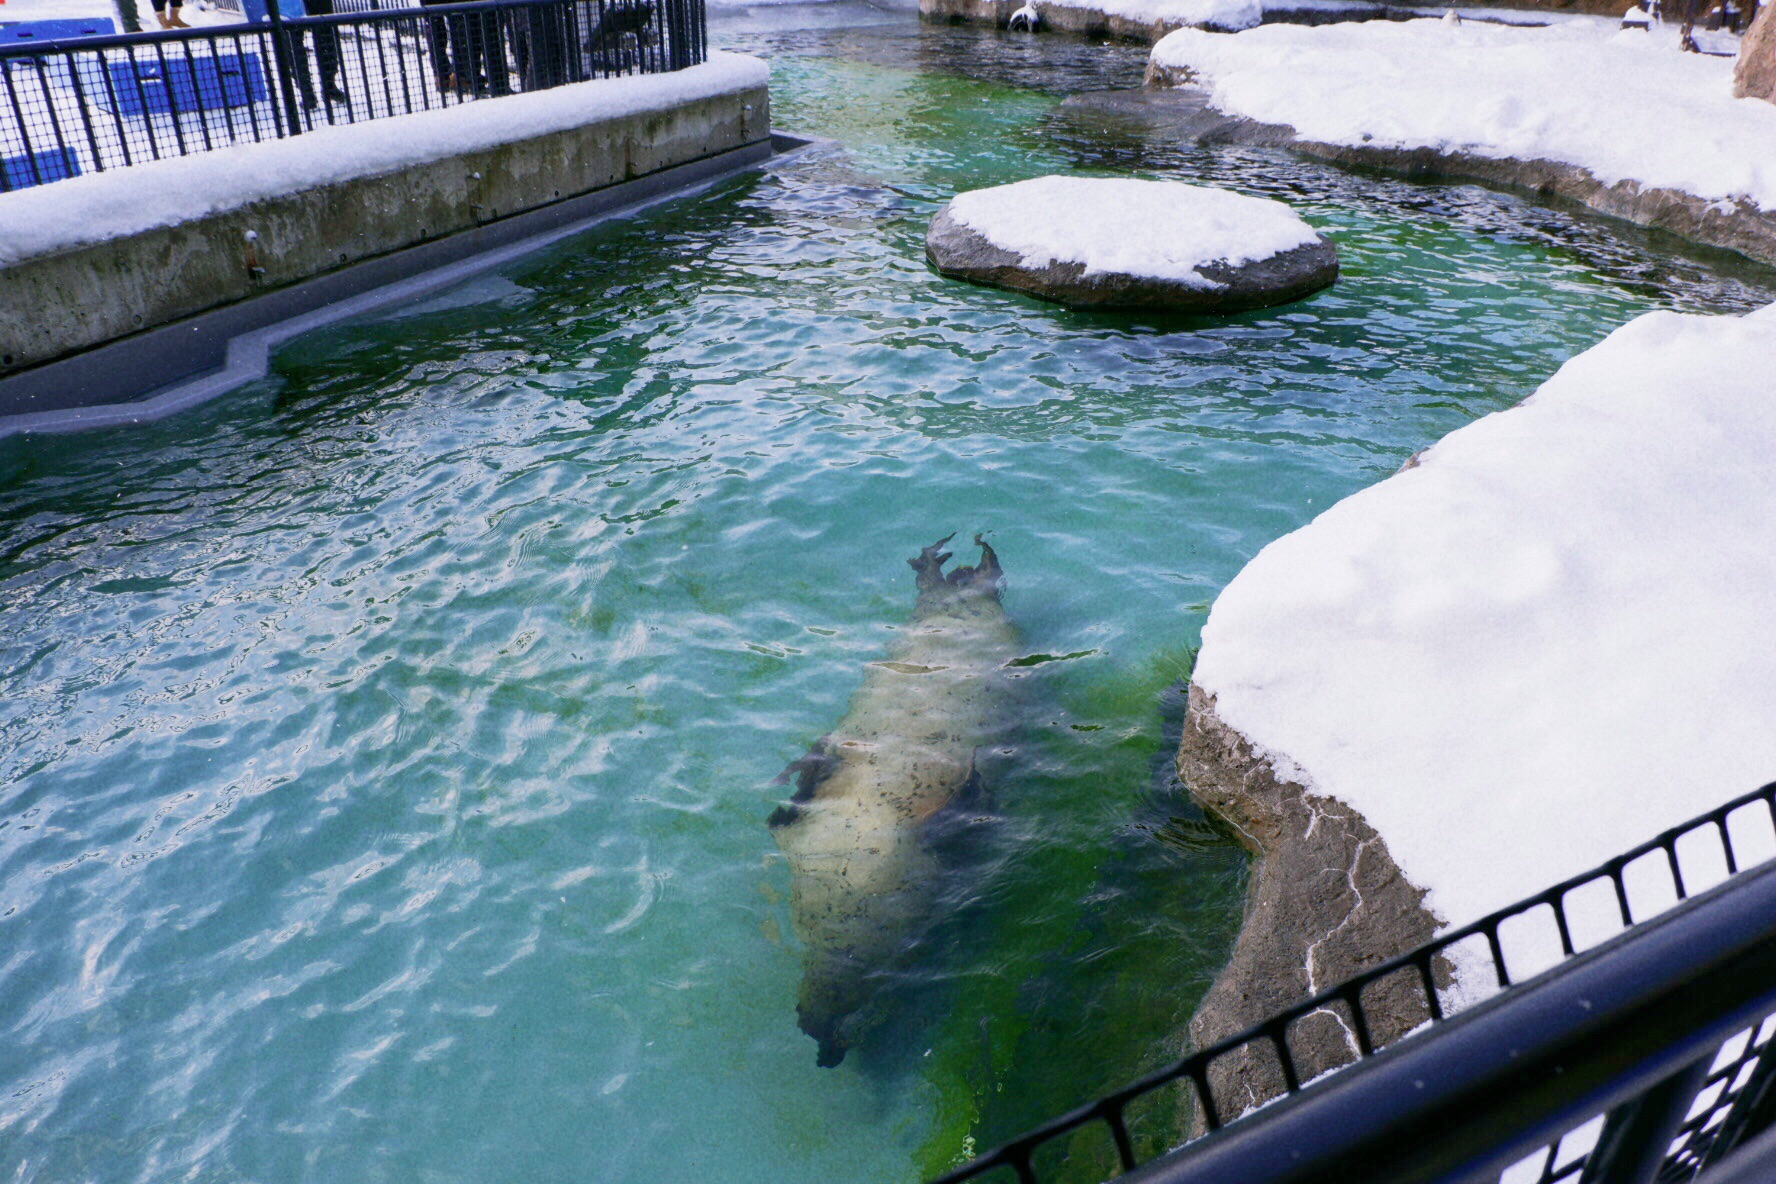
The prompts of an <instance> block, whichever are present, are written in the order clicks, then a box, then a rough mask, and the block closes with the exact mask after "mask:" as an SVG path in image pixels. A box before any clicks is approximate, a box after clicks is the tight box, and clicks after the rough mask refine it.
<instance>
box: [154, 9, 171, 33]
mask: <svg viewBox="0 0 1776 1184" xmlns="http://www.w3.org/2000/svg"><path fill="white" fill-rule="evenodd" d="M154 19H155V20H157V21H159V22H160V27H161V28H163V29H170V28H172V27H173V22H172V21H170V20H168V19H167V14H166V13H164V12H157V13H155V14H154Z"/></svg>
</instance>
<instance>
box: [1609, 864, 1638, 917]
mask: <svg viewBox="0 0 1776 1184" xmlns="http://www.w3.org/2000/svg"><path fill="white" fill-rule="evenodd" d="M1609 878H1610V882H1611V883H1612V884H1614V885H1615V886H1616V906H1617V907H1618V908H1620V909H1621V910H1622V928H1624V929H1632V928H1634V910H1633V909H1631V908H1630V907H1629V906H1628V884H1627V880H1626V878H1625V877H1624V876H1623V875H1622V868H1621V866H1620V865H1619V864H1616V863H1615V862H1614V861H1613V860H1612V861H1611V867H1610V869H1609Z"/></svg>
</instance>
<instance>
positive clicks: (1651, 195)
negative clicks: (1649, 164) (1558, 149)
mask: <svg viewBox="0 0 1776 1184" xmlns="http://www.w3.org/2000/svg"><path fill="white" fill-rule="evenodd" d="M1147 83H1148V86H1149V88H1150V89H1149V90H1147V91H1123V92H1108V93H1103V94H1093V95H1076V96H1074V97H1073V98H1070V99H1068V100H1067V101H1066V104H1065V105H1066V106H1068V107H1071V108H1074V109H1080V108H1094V109H1099V110H1108V111H1119V112H1123V113H1135V112H1137V111H1138V112H1140V113H1141V114H1142V115H1144V116H1146V117H1148V118H1150V119H1157V120H1160V121H1163V124H1164V127H1165V129H1166V131H1167V132H1168V133H1170V134H1173V135H1177V136H1179V137H1181V138H1188V139H1193V140H1197V141H1199V142H1203V143H1229V144H1252V145H1269V146H1274V147H1280V148H1287V149H1289V150H1290V151H1291V152H1299V153H1301V154H1302V155H1304V156H1311V157H1314V158H1316V159H1319V160H1324V161H1327V162H1329V163H1332V164H1338V165H1343V166H1347V167H1356V168H1372V169H1377V170H1379V171H1382V172H1387V173H1392V174H1395V175H1399V176H1404V177H1408V178H1411V179H1414V180H1452V181H1478V182H1481V183H1483V184H1487V185H1495V186H1499V187H1501V188H1507V189H1515V190H1518V191H1521V192H1527V193H1530V194H1534V195H1535V196H1538V197H1544V198H1546V197H1555V198H1562V199H1565V200H1568V201H1574V202H1577V203H1579V204H1581V205H1584V206H1587V207H1589V208H1590V209H1593V210H1596V211H1597V212H1599V213H1602V214H1608V215H1610V216H1612V217H1616V218H1622V219H1624V220H1626V221H1629V222H1633V223H1636V224H1637V225H1640V226H1645V227H1649V228H1651V229H1654V230H1663V231H1666V232H1668V233H1670V234H1675V235H1678V236H1679V237H1681V238H1685V239H1688V240H1690V241H1691V242H1696V243H1701V244H1703V245H1705V246H1710V247H1719V248H1723V249H1725V250H1729V251H1736V252H1738V253H1739V254H1741V255H1744V256H1746V257H1748V258H1751V259H1755V260H1757V261H1758V262H1760V263H1767V264H1771V265H1776V213H1772V212H1771V211H1767V210H1760V209H1758V208H1757V207H1756V206H1754V205H1752V204H1751V203H1750V202H1747V201H1745V200H1743V199H1738V200H1734V201H1731V202H1728V201H1721V200H1707V199H1704V198H1700V197H1696V196H1695V195H1693V194H1689V193H1684V192H1682V191H1680V190H1676V189H1659V188H1651V187H1644V186H1641V185H1639V184H1636V183H1635V182H1633V181H1620V182H1617V183H1616V184H1613V185H1605V184H1604V183H1603V182H1601V181H1599V180H1598V179H1597V178H1596V177H1594V176H1592V175H1591V173H1590V172H1589V171H1588V170H1586V169H1583V168H1580V167H1578V166H1576V165H1569V164H1562V163H1559V162H1558V161H1550V160H1512V159H1503V158H1496V157H1485V156H1476V155H1473V154H1470V153H1463V152H1439V151H1436V150H1435V149H1430V148H1390V147H1386V146H1383V145H1376V144H1365V145H1362V146H1352V145H1344V144H1324V143H1318V142H1315V141H1313V140H1306V139H1301V138H1298V137H1297V136H1296V134H1295V129H1293V128H1291V127H1287V126H1284V125H1280V124H1266V123H1258V122H1256V121H1254V120H1249V119H1244V118H1242V117H1240V116H1237V115H1229V114H1227V113H1225V112H1222V111H1218V110H1216V109H1215V108H1213V107H1212V106H1210V105H1209V102H1208V97H1207V94H1206V93H1205V92H1204V91H1202V90H1201V89H1200V88H1198V87H1196V86H1195V85H1194V84H1193V82H1192V81H1191V79H1190V78H1189V77H1188V76H1187V75H1184V74H1181V73H1179V72H1178V71H1175V70H1172V69H1169V68H1167V67H1164V66H1158V65H1149V66H1148V70H1147Z"/></svg>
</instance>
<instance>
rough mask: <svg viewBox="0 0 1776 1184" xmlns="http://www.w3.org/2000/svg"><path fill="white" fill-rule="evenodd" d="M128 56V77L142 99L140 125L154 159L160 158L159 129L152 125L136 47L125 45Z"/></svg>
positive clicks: (152, 115)
mask: <svg viewBox="0 0 1776 1184" xmlns="http://www.w3.org/2000/svg"><path fill="white" fill-rule="evenodd" d="M125 52H126V53H127V54H128V56H129V69H130V77H131V78H133V79H134V80H135V83H136V97H137V98H138V99H140V100H141V101H142V126H143V127H145V128H147V129H148V151H149V152H150V153H152V154H153V156H154V159H155V160H160V159H161V155H160V131H159V130H158V129H157V128H156V127H155V126H154V112H153V111H151V110H150V109H149V106H148V88H147V87H146V86H144V85H143V84H142V63H141V62H140V61H139V60H138V59H137V58H136V47H135V46H134V45H131V46H128V47H126V50H125Z"/></svg>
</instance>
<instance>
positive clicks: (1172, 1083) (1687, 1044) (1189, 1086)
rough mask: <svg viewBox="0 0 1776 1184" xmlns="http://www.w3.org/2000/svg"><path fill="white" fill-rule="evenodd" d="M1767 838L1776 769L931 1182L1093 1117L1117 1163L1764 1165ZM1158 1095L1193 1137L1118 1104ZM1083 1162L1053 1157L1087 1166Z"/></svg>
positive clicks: (981, 1177) (1770, 970)
mask: <svg viewBox="0 0 1776 1184" xmlns="http://www.w3.org/2000/svg"><path fill="white" fill-rule="evenodd" d="M1772 854H1776V784H1772V785H1767V786H1765V787H1764V788H1762V789H1760V790H1757V791H1755V792H1753V793H1750V794H1746V795H1745V796H1743V797H1740V798H1737V799H1735V800H1734V801H1731V802H1728V803H1727V804H1725V805H1723V806H1721V807H1719V808H1718V809H1715V810H1712V811H1710V812H1708V813H1707V814H1704V815H1702V816H1701V817H1699V818H1696V819H1694V820H1693V821H1690V822H1688V823H1685V824H1683V825H1682V826H1678V827H1674V828H1673V829H1671V830H1668V831H1666V832H1665V833H1663V834H1661V835H1659V836H1658V837H1657V838H1654V839H1653V840H1651V841H1650V842H1647V843H1644V844H1642V845H1641V846H1639V847H1636V848H1634V849H1633V850H1632V851H1629V852H1627V853H1625V854H1623V855H1620V856H1617V857H1616V858H1614V859H1612V860H1610V861H1609V862H1607V863H1605V864H1603V865H1602V866H1601V867H1598V868H1596V869H1594V870H1592V871H1590V872H1586V873H1585V874H1583V875H1580V876H1575V877H1573V878H1572V879H1569V880H1565V881H1563V882H1561V883H1559V884H1556V885H1554V886H1553V887H1551V888H1549V889H1547V890H1546V891H1543V892H1540V893H1537V894H1536V895H1535V896H1532V897H1530V898H1528V899H1527V900H1524V901H1520V902H1519V903H1517V904H1514V905H1512V906H1510V907H1509V908H1506V909H1502V910H1500V911H1499V912H1496V913H1493V914H1492V915H1491V916H1488V917H1485V918H1483V919H1481V920H1479V921H1476V922H1474V923H1473V924H1471V925H1465V926H1462V927H1461V928H1459V929H1456V930H1453V931H1451V932H1449V933H1447V934H1444V935H1442V936H1440V937H1438V938H1436V939H1435V940H1433V941H1431V942H1429V943H1427V944H1425V945H1423V946H1421V947H1419V948H1418V949H1415V950H1412V951H1411V952H1409V953H1406V954H1403V955H1401V956H1400V957H1397V958H1394V959H1392V960H1390V961H1388V962H1385V963H1382V964H1380V965H1378V966H1376V967H1374V968H1373V969H1371V970H1368V971H1365V972H1363V973H1362V974H1359V975H1356V976H1355V977H1353V978H1352V979H1350V980H1349V981H1347V982H1344V983H1341V984H1339V985H1338V986H1335V987H1333V988H1331V989H1329V990H1327V991H1323V992H1321V993H1319V994H1317V995H1315V996H1314V997H1313V998H1311V999H1308V1000H1306V1001H1304V1002H1302V1003H1300V1004H1297V1005H1296V1006H1294V1007H1291V1008H1289V1009H1288V1010H1286V1011H1284V1012H1282V1013H1281V1014H1280V1015H1277V1016H1275V1017H1273V1018H1271V1019H1269V1020H1267V1021H1265V1022H1264V1023H1261V1024H1259V1025H1257V1026H1256V1027H1253V1028H1251V1029H1249V1030H1247V1031H1245V1032H1243V1033H1240V1034H1239V1035H1237V1036H1234V1037H1231V1038H1230V1039H1227V1040H1224V1041H1221V1042H1220V1043H1218V1044H1215V1045H1213V1046H1212V1047H1209V1048H1205V1049H1203V1050H1201V1051H1199V1052H1196V1053H1194V1054H1192V1055H1190V1056H1188V1057H1185V1058H1183V1059H1182V1060H1180V1061H1178V1062H1176V1063H1175V1064H1173V1065H1171V1066H1169V1067H1167V1068H1165V1069H1163V1070H1161V1071H1159V1072H1156V1073H1153V1074H1151V1075H1149V1076H1147V1077H1145V1078H1143V1079H1142V1080H1140V1081H1138V1082H1136V1083H1134V1084H1133V1085H1131V1086H1129V1087H1128V1088H1126V1089H1123V1090H1120V1091H1118V1092H1116V1093H1113V1094H1110V1095H1109V1096H1107V1097H1104V1098H1102V1099H1100V1100H1098V1101H1096V1102H1093V1103H1091V1104H1089V1105H1086V1106H1082V1107H1080V1108H1078V1109H1076V1110H1073V1111H1072V1112H1070V1113H1068V1114H1065V1115H1062V1116H1061V1117H1059V1118H1057V1119H1055V1120H1053V1121H1052V1122H1049V1123H1047V1124H1046V1125H1044V1126H1042V1127H1039V1128H1038V1129H1036V1130H1034V1131H1031V1132H1030V1133H1028V1134H1026V1135H1023V1136H1021V1137H1020V1138H1017V1139H1014V1140H1012V1141H1011V1142H1009V1143H1007V1144H1005V1145H1004V1146H1002V1147H999V1148H997V1149H996V1150H994V1151H991V1152H989V1153H987V1154H985V1155H983V1156H981V1157H980V1158H978V1159H976V1160H974V1161H972V1162H970V1163H967V1164H964V1165H963V1166H961V1167H959V1168H957V1169H956V1170H954V1171H951V1172H950V1173H948V1174H947V1175H944V1176H943V1177H941V1178H940V1180H939V1181H938V1184H960V1182H961V1181H965V1180H966V1181H981V1182H983V1184H986V1182H992V1184H1000V1182H1004V1184H1013V1182H1016V1184H1035V1182H1037V1181H1045V1180H1050V1179H1058V1178H1061V1165H1062V1164H1063V1163H1065V1161H1066V1159H1067V1157H1068V1151H1069V1149H1070V1148H1073V1147H1077V1146H1079V1145H1081V1144H1082V1143H1085V1144H1089V1142H1090V1141H1091V1140H1093V1139H1097V1140H1099V1141H1100V1142H1102V1143H1103V1144H1105V1145H1106V1146H1107V1147H1109V1148H1113V1152H1112V1153H1111V1154H1110V1155H1109V1156H1108V1158H1109V1159H1110V1161H1111V1162H1112V1163H1113V1165H1114V1166H1113V1167H1112V1168H1111V1169H1109V1176H1110V1177H1116V1178H1121V1179H1124V1180H1126V1181H1128V1182H1130V1184H1210V1182H1213V1184H1352V1182H1356V1181H1361V1182H1363V1184H1406V1182H1408V1181H1410V1182H1414V1184H1430V1182H1433V1181H1435V1182H1439V1184H1479V1182H1481V1181H1485V1182H1487V1184H1496V1182H1498V1181H1501V1180H1503V1181H1505V1182H1506V1184H1555V1182H1557V1181H1558V1182H1571V1184H1673V1182H1677V1181H1691V1180H1697V1181H1702V1182H1703V1184H1749V1182H1751V1181H1760V1182H1763V1184H1768V1182H1769V1181H1772V1180H1776V1041H1772V1039H1771V1038H1772V1035H1773V1034H1776V862H1764V861H1765V860H1768V859H1769V857H1770V856H1771V855H1772ZM1600 906H1601V907H1600ZM1404 986H1409V987H1410V988H1411V991H1412V993H1413V995H1415V997H1416V999H1417V1002H1418V1005H1419V1007H1420V1008H1421V1009H1422V1010H1421V1014H1420V1015H1419V1016H1418V1017H1417V1018H1419V1019H1420V1020H1421V1021H1422V1022H1420V1023H1417V1024H1416V1025H1414V1028H1415V1030H1412V1031H1407V1032H1403V1033H1402V1034H1400V1035H1399V1036H1397V1037H1396V1038H1394V1039H1392V1040H1391V1041H1389V1040H1383V1039H1382V1038H1381V1037H1380V1036H1378V1034H1377V1033H1378V1030H1379V1029H1378V1024H1377V1023H1376V1022H1375V1020H1374V1016H1373V1015H1372V1012H1374V1011H1375V1010H1376V1009H1375V1006H1374V1005H1375V1002H1376V1001H1377V1000H1378V999H1379V998H1381V997H1382V995H1383V994H1387V995H1389V996H1390V998H1391V1000H1392V1003H1393V1004H1394V1006H1395V1007H1396V1009H1397V1006H1398V1001H1399V998H1400V994H1399V992H1400V990H1401V989H1402V987H1404ZM1481 995H1484V996H1485V997H1484V998H1479V997H1478V996H1481ZM1330 1017H1337V1019H1338V1020H1339V1022H1340V1023H1342V1025H1343V1027H1344V1031H1345V1033H1346V1034H1347V1035H1348V1048H1347V1049H1346V1050H1345V1051H1344V1053H1343V1054H1342V1055H1341V1056H1340V1057H1339V1058H1338V1060H1339V1063H1338V1064H1336V1065H1334V1066H1332V1067H1330V1068H1328V1067H1325V1066H1324V1065H1316V1066H1315V1067H1314V1072H1316V1073H1317V1076H1313V1075H1311V1074H1310V1073H1309V1072H1307V1071H1304V1070H1303V1068H1302V1066H1303V1064H1304V1062H1305V1060H1306V1058H1307V1054H1306V1053H1305V1052H1304V1050H1303V1049H1302V1048H1301V1047H1300V1034H1301V1030H1302V1026H1303V1024H1304V1023H1309V1022H1314V1021H1317V1022H1320V1023H1322V1024H1323V1023H1325V1022H1326V1020H1327V1019H1328V1018H1330ZM1384 1044H1385V1045H1386V1047H1383V1045H1384ZM1236 1089H1237V1091H1238V1093H1237V1094H1236V1093H1235V1090H1236ZM1236 1097H1237V1101H1236ZM1156 1104H1157V1105H1159V1106H1162V1107H1164V1108H1165V1109H1166V1111H1167V1115H1168V1116H1169V1118H1170V1119H1171V1120H1172V1122H1173V1124H1174V1125H1173V1127H1172V1129H1173V1130H1175V1129H1176V1125H1175V1124H1176V1122H1177V1121H1183V1122H1185V1123H1186V1124H1187V1125H1191V1126H1192V1127H1193V1129H1192V1134H1193V1136H1194V1137H1193V1138H1192V1139H1191V1140H1190V1141H1188V1142H1186V1143H1185V1144H1184V1145H1183V1146H1181V1147H1177V1148H1175V1149H1170V1150H1167V1149H1165V1148H1163V1147H1158V1148H1155V1147H1149V1146H1142V1143H1143V1141H1144V1140H1143V1138H1142V1137H1141V1135H1140V1134H1139V1132H1138V1130H1137V1128H1136V1127H1135V1126H1134V1124H1132V1123H1131V1121H1130V1115H1131V1113H1132V1112H1133V1111H1135V1110H1137V1109H1139V1108H1142V1107H1146V1109H1147V1111H1148V1112H1149V1113H1151V1112H1152V1111H1153V1109H1154V1108H1155V1105H1156ZM1145 1141H1146V1142H1151V1140H1150V1139H1148V1140H1145ZM1077 1166H1078V1165H1077V1164H1074V1165H1072V1166H1070V1167H1069V1169H1068V1172H1067V1175H1066V1176H1065V1178H1066V1179H1069V1180H1072V1179H1078V1178H1080V1177H1079V1176H1078V1174H1077V1170H1076V1169H1077ZM1125 1173H1126V1174H1125Z"/></svg>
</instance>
